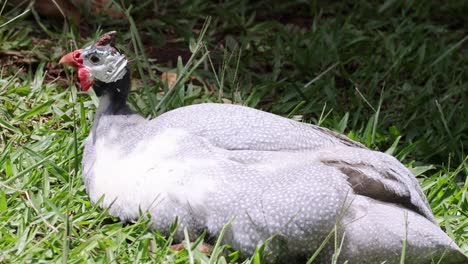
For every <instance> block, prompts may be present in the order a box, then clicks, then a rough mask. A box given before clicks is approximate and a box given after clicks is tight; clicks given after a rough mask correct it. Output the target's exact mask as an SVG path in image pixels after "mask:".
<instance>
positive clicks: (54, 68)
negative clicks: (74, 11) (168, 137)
mask: <svg viewBox="0 0 468 264" xmlns="http://www.w3.org/2000/svg"><path fill="white" fill-rule="evenodd" d="M158 2H159V6H158V11H157V12H158V15H157V16H156V18H154V17H155V16H154V15H153V14H152V13H151V12H152V9H153V8H152V1H147V2H145V3H144V4H142V5H141V6H135V7H131V8H129V7H130V6H128V5H127V6H126V7H125V10H126V12H127V17H126V18H122V19H108V18H105V17H85V18H84V19H83V21H86V22H88V23H89V25H87V26H82V27H81V28H77V27H76V26H67V25H63V24H62V23H57V22H54V21H51V20H47V19H44V18H39V17H35V16H33V15H31V12H29V13H26V14H25V15H21V14H22V13H23V11H24V9H23V8H19V7H18V8H12V7H11V6H6V8H5V9H2V10H3V11H2V13H1V16H0V60H1V66H0V263H21V262H71V263H85V262H86V263H87V262H105V263H108V262H114V263H117V262H118V263H121V262H123V263H125V262H136V263H139V262H150V261H155V260H156V261H159V262H161V261H164V260H165V261H168V262H176V263H186V262H190V260H191V259H194V260H197V261H201V262H210V261H211V262H210V263H224V262H223V260H226V261H227V262H229V261H235V260H236V259H237V258H238V256H239V253H238V252H235V251H233V250H231V249H229V247H227V246H223V245H222V244H217V247H216V249H215V253H213V257H212V258H211V260H209V259H208V257H206V256H205V255H203V254H201V253H200V252H199V251H197V249H195V248H196V247H192V248H193V250H184V251H181V252H173V251H171V250H169V249H168V246H169V245H170V243H171V238H170V237H169V238H168V237H164V236H162V235H161V234H159V233H158V232H156V231H155V232H148V230H147V228H146V224H147V221H148V219H147V217H143V218H142V220H141V221H140V222H138V223H136V224H131V225H124V224H122V223H120V222H119V221H118V219H116V218H113V217H110V216H109V215H108V214H107V213H106V212H105V211H104V210H101V209H99V208H97V206H95V205H92V204H91V203H90V202H89V199H88V197H87V195H86V193H85V190H84V185H83V183H82V181H81V166H80V162H81V154H82V148H83V140H84V138H85V137H86V135H87V134H88V132H89V129H90V125H91V121H92V119H93V115H94V110H95V107H96V104H97V98H96V96H95V95H94V94H93V93H92V92H91V93H90V94H89V95H90V96H91V98H90V96H89V95H88V94H87V93H84V92H80V91H77V89H76V88H75V87H74V85H73V80H74V78H75V77H74V75H72V74H71V73H67V74H65V73H64V72H61V71H60V69H61V66H58V65H57V61H58V60H59V58H60V56H61V55H63V54H64V53H65V52H67V51H70V50H71V49H74V48H76V47H82V46H83V45H85V44H86V43H90V42H92V41H93V38H94V39H95V38H96V36H98V35H100V33H102V32H105V31H109V30H114V29H116V30H118V31H119V32H120V33H121V35H120V41H119V43H120V44H121V48H122V49H123V50H124V51H125V53H126V54H128V56H129V57H130V58H131V59H132V70H133V76H134V79H135V81H134V87H133V91H132V93H131V95H130V104H131V105H132V107H133V108H134V109H136V110H137V111H138V112H140V113H142V114H143V115H145V116H156V115H158V114H160V113H161V112H164V111H167V110H169V109H173V108H176V107H179V106H182V105H188V104H194V103H200V102H221V101H223V100H224V101H225V100H230V101H232V102H235V103H239V104H244V105H248V106H251V107H255V108H259V109H263V110H267V111H270V112H274V113H277V114H280V115H284V116H289V117H293V116H294V117H295V118H298V119H302V120H304V121H306V122H310V123H315V124H320V125H322V126H324V127H328V128H331V129H333V130H335V131H338V132H341V133H345V134H347V135H348V136H349V137H351V138H352V139H355V140H358V141H360V142H363V143H364V144H366V145H367V146H369V147H371V148H373V149H378V150H380V151H387V152H388V153H390V154H393V155H394V156H396V157H397V158H398V159H400V160H401V161H402V162H403V163H404V164H406V165H407V166H408V167H409V168H410V169H412V170H413V172H414V173H415V174H416V175H417V176H418V178H419V180H420V182H421V184H422V187H423V189H424V191H425V193H426V195H427V197H428V199H429V201H430V204H431V207H432V209H433V211H434V214H435V215H436V218H437V220H438V221H439V222H440V224H441V227H442V228H443V229H444V230H445V231H446V232H447V233H448V234H449V236H450V237H452V238H453V239H454V240H455V241H456V242H457V244H458V245H459V246H460V247H461V248H462V250H463V251H464V252H465V253H468V215H467V213H466V212H468V197H467V193H468V190H467V188H468V187H467V186H468V179H467V175H468V162H467V156H466V149H467V146H468V137H467V135H468V122H466V121H467V120H468V116H467V114H468V104H467V103H466V102H467V101H468V92H467V91H468V82H467V76H466V71H467V66H466V65H468V63H467V62H468V56H467V55H466V47H467V43H468V41H467V37H466V36H467V32H466V27H464V26H463V25H466V24H468V22H467V21H466V19H467V18H466V16H465V14H466V12H464V10H465V11H466V10H467V5H466V4H464V3H463V2H464V1H459V2H457V1H451V2H450V3H449V4H445V5H442V6H439V4H437V3H428V2H427V1H405V2H402V3H400V2H399V1H384V3H383V4H381V5H377V4H371V3H368V1H352V2H350V3H345V2H342V1H337V2H336V3H331V4H328V3H322V2H321V1H312V2H311V4H304V3H302V2H301V1H290V2H288V4H284V3H282V2H280V1H278V2H273V3H272V1H257V2H256V3H255V4H253V3H249V2H247V1H233V2H230V3H229V4H223V5H222V7H220V6H218V5H217V4H213V3H208V2H207V1H199V2H196V1H179V4H178V5H174V4H170V2H169V1H168V2H164V1H158ZM207 16H211V20H210V23H209V24H210V25H209V27H207V30H206V32H200V30H201V29H202V26H203V23H204V22H205V21H206V17H207ZM38 19H39V20H38ZM7 22H8V24H6V25H5V23H7ZM83 27H84V28H85V29H84V28H83ZM80 31H87V32H92V34H91V35H90V36H88V35H87V36H80V35H79V32H80ZM200 35H203V38H198V37H199V36H200ZM31 36H32V37H31ZM127 44H128V45H127ZM208 51H209V52H208ZM178 56H181V58H180V59H177V58H178ZM190 58H191V59H190ZM163 71H173V72H177V73H178V77H179V78H178V82H177V85H176V86H175V88H174V89H172V90H169V89H168V88H167V86H164V84H163V83H162V82H161V78H160V74H161V72H163ZM69 86H70V87H69ZM67 87H68V88H67ZM191 239H192V241H193V240H194V239H196V238H191ZM200 241H201V240H198V242H200ZM198 242H196V243H195V244H194V245H196V244H197V243H198ZM150 245H151V246H150ZM225 247H227V249H226V248H225ZM189 249H190V247H189ZM223 250H224V251H226V252H231V254H228V255H227V256H226V255H224V256H223V255H222V254H221V252H222V251H223ZM312 253H313V252H312ZM312 253H311V255H312ZM262 254H263V253H262V250H261V249H260V250H259V251H258V252H257V253H256V254H254V255H253V256H245V257H248V259H247V262H251V263H259V261H260V260H261V259H262V258H263V255H262Z"/></svg>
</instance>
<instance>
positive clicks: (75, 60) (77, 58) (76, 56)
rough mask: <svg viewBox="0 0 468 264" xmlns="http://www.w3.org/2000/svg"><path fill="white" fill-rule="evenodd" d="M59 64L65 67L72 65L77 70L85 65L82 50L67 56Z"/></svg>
mask: <svg viewBox="0 0 468 264" xmlns="http://www.w3.org/2000/svg"><path fill="white" fill-rule="evenodd" d="M59 63H60V64H64V65H70V66H73V67H75V68H78V67H80V66H81V65H83V59H82V58H81V50H75V51H72V52H70V53H68V54H66V55H65V56H63V57H62V58H61V59H60V61H59Z"/></svg>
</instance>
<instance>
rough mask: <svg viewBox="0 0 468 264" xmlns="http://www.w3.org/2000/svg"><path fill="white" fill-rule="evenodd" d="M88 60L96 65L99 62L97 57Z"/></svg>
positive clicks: (93, 56)
mask: <svg viewBox="0 0 468 264" xmlns="http://www.w3.org/2000/svg"><path fill="white" fill-rule="evenodd" d="M89 59H90V60H91V62H92V63H98V62H99V58H98V57H97V56H95V55H92V56H91V57H90V58H89Z"/></svg>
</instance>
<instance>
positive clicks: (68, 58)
mask: <svg viewBox="0 0 468 264" xmlns="http://www.w3.org/2000/svg"><path fill="white" fill-rule="evenodd" d="M59 63H60V64H65V65H70V66H72V67H75V68H77V69H78V80H79V81H80V85H81V89H83V91H88V89H89V88H90V87H91V86H92V85H93V83H94V81H93V78H91V75H90V74H89V71H88V70H87V69H86V68H85V67H84V65H83V58H81V50H75V51H72V52H70V53H68V54H66V55H65V56H63V57H62V58H61V59H60V61H59Z"/></svg>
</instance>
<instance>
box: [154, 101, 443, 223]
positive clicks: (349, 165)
mask: <svg viewBox="0 0 468 264" xmlns="http://www.w3.org/2000/svg"><path fill="white" fill-rule="evenodd" d="M157 120H158V121H157V123H158V126H167V127H180V128H183V129H185V130H188V131H189V132H190V133H193V134H195V135H197V136H200V137H203V138H206V139H208V141H210V142H211V143H212V144H213V145H215V146H217V147H220V148H222V149H226V150H231V151H239V150H248V151H249V152H252V151H253V152H255V151H258V152H261V151H275V152H288V153H291V152H300V153H304V155H307V153H308V152H309V153H312V152H314V153H317V152H323V153H321V154H320V156H321V162H322V163H323V164H326V165H328V166H332V167H335V168H337V169H339V170H340V171H341V172H342V174H341V175H346V177H347V179H346V180H347V181H348V182H349V184H350V185H351V187H352V188H353V190H354V192H355V193H356V194H359V195H364V196H368V197H371V198H374V199H376V200H381V201H385V202H390V203H395V204H400V205H403V206H405V207H407V208H409V209H411V210H413V211H415V212H418V213H419V214H421V215H423V216H425V217H426V218H428V219H429V220H431V221H432V222H434V223H435V220H434V217H433V215H432V211H431V209H430V207H429V204H428V202H427V199H426V197H425V196H424V194H423V192H422V190H421V188H420V187H419V183H418V181H417V180H416V178H415V177H414V176H413V175H412V174H411V172H410V171H409V170H407V169H406V168H405V167H404V166H403V165H402V164H401V163H400V162H398V161H397V160H396V159H395V158H393V157H391V156H389V155H387V154H384V153H380V152H376V151H371V150H369V149H367V148H366V147H364V146H363V145H362V144H360V143H357V142H355V141H352V140H350V139H349V138H347V137H345V136H343V135H340V134H338V133H335V132H332V131H330V130H328V129H325V128H321V127H318V126H314V125H310V124H304V123H300V122H296V121H293V120H290V119H287V118H283V117H280V116H277V115H273V114H270V113H267V112H263V111H259V110H256V109H252V108H248V107H243V106H239V105H227V104H200V105H192V106H187V107H182V108H179V109H176V110H173V111H170V112H167V113H165V114H163V115H161V116H160V117H158V118H157ZM240 159H241V158H240Z"/></svg>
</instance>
